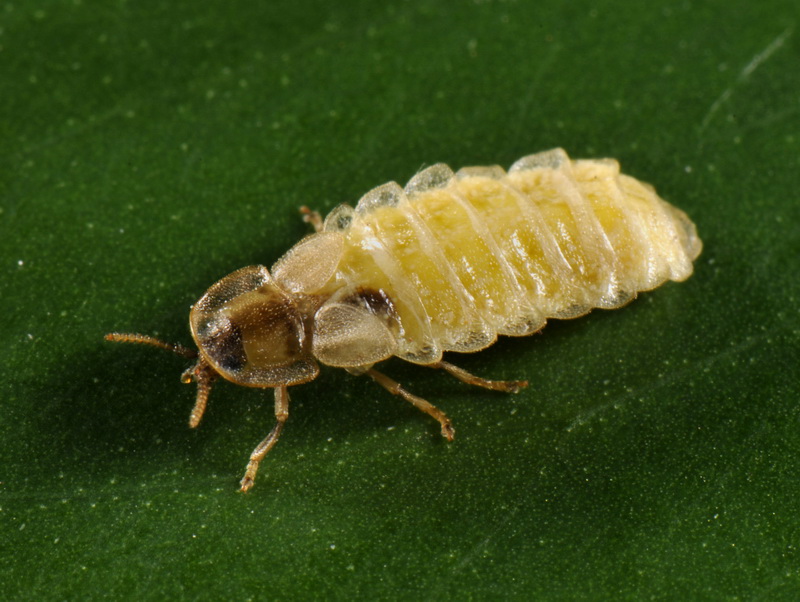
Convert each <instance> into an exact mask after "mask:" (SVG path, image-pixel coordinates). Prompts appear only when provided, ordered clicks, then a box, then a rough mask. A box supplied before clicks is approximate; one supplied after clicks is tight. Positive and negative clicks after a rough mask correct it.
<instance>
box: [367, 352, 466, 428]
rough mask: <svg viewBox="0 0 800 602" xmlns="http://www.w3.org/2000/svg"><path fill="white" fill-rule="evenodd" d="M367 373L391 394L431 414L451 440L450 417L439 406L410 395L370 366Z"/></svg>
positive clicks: (395, 382) (451, 426)
mask: <svg viewBox="0 0 800 602" xmlns="http://www.w3.org/2000/svg"><path fill="white" fill-rule="evenodd" d="M367 374H368V375H369V376H370V377H371V378H372V380H374V381H375V382H376V383H378V384H379V385H380V386H382V387H383V388H384V389H386V390H387V391H389V393H391V394H392V395H399V396H400V397H402V398H403V399H405V400H406V401H407V402H409V403H410V404H412V405H413V406H414V407H415V408H417V409H418V410H422V411H423V412H425V413H426V414H428V415H429V416H432V417H433V418H435V419H436V420H438V421H439V424H441V425H442V435H443V436H444V438H445V439H447V440H448V441H452V440H453V437H454V436H455V433H456V431H455V429H454V428H453V425H452V423H451V422H450V419H449V418H448V417H447V416H446V415H445V413H444V412H442V411H441V410H440V409H439V408H437V407H436V406H435V405H433V404H432V403H430V402H429V401H426V400H424V399H422V398H421V397H417V396H416V395H412V394H411V393H409V392H408V391H406V390H405V389H404V388H403V387H402V386H400V383H398V382H397V381H394V380H392V379H391V378H389V377H388V376H386V375H385V374H381V373H380V372H378V371H377V370H373V369H372V368H370V369H369V370H367Z"/></svg>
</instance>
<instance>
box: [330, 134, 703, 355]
mask: <svg viewBox="0 0 800 602" xmlns="http://www.w3.org/2000/svg"><path fill="white" fill-rule="evenodd" d="M431 169H438V170H439V171H442V170H443V169H446V167H445V166H434V168H431ZM423 173H424V172H423ZM443 173H447V172H443ZM435 175H436V174H435ZM419 180H420V178H419V176H417V178H415V179H414V181H417V182H418V181H419ZM430 181H431V182H432V185H433V186H438V187H433V188H429V189H427V190H421V189H420V188H419V187H418V186H415V187H413V188H414V189H413V190H412V191H411V195H410V197H407V196H405V195H399V202H398V194H397V192H395V193H394V194H393V195H392V198H391V201H390V202H387V203H386V204H381V203H380V202H375V199H371V201H370V206H369V207H368V209H366V208H364V207H360V208H357V209H356V212H355V214H354V215H353V217H352V221H351V222H350V224H349V226H348V227H347V228H346V229H344V230H343V234H344V235H345V242H344V251H343V254H342V257H341V260H340V262H339V267H338V271H337V274H336V277H335V279H334V280H335V281H336V282H338V283H339V285H344V287H345V288H346V289H347V288H352V289H354V288H355V287H360V288H361V289H363V290H374V291H383V293H384V294H385V295H386V296H387V297H388V298H389V299H391V300H392V302H393V304H394V309H395V312H396V313H395V316H394V321H395V322H396V323H395V324H394V325H393V326H394V328H395V329H396V335H397V337H398V352H397V355H399V356H400V357H402V358H404V359H407V360H409V361H413V362H416V363H421V364H429V363H433V362H436V361H438V360H439V359H440V358H441V355H442V352H443V351H477V350H479V349H482V348H484V347H487V346H489V345H490V344H491V343H492V342H493V341H494V340H495V338H496V337H497V335H498V334H506V335H525V334H530V333H532V332H535V331H536V330H538V329H540V328H541V327H542V326H544V323H545V321H546V320H547V319H548V318H572V317H577V316H579V315H583V314H585V313H586V312H588V311H589V310H590V309H592V308H593V307H603V308H612V307H618V306H620V305H623V304H624V303H626V302H627V301H629V300H630V299H632V298H633V297H634V296H635V295H636V293H637V292H639V291H645V290H649V289H652V288H654V287H656V286H658V285H659V284H661V283H663V282H664V281H665V280H668V279H672V280H676V281H680V280H684V279H686V278H688V277H689V275H690V274H691V273H692V261H693V260H694V259H695V258H696V257H697V256H698V255H699V253H700V249H701V243H700V240H699V239H698V238H697V234H696V231H695V228H694V225H693V224H692V223H691V221H689V219H688V218H687V217H686V215H685V214H684V213H683V212H682V211H680V210H678V209H676V208H675V207H673V206H671V205H669V204H668V203H666V202H665V201H663V200H662V199H660V198H659V197H658V196H657V195H656V194H655V191H654V190H653V189H652V188H651V187H649V186H647V185H646V184H643V183H641V182H639V181H638V180H636V179H634V178H631V177H628V176H625V175H621V174H620V173H619V166H618V164H617V163H616V162H615V161H610V160H600V161H593V160H582V161H570V160H569V158H568V157H567V156H566V153H564V151H563V150H560V149H556V150H554V151H548V152H546V153H540V154H539V155H533V156H531V157H526V158H525V159H522V160H520V161H519V162H517V163H516V164H515V166H514V167H512V169H511V170H510V172H509V173H508V174H506V173H505V172H503V171H502V170H501V169H499V168H490V169H486V168H480V169H468V170H462V172H459V174H457V175H456V176H455V177H452V178H451V179H450V180H449V181H444V182H442V181H441V178H438V177H432V178H430ZM367 196H369V195H367ZM359 209H361V210H359ZM364 209H366V210H364Z"/></svg>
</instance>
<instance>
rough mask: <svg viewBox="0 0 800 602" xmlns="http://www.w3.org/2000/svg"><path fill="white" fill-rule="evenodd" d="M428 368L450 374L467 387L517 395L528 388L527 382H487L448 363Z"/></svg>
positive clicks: (439, 363)
mask: <svg viewBox="0 0 800 602" xmlns="http://www.w3.org/2000/svg"><path fill="white" fill-rule="evenodd" d="M429 367H430V368H440V369H442V370H444V371H445V372H448V373H449V374H452V375H453V376H455V377H456V378H457V379H458V380H460V381H461V382H465V383H467V384H468V385H475V386H476V387H483V388H484V389H491V390H492V391H505V392H506V393H518V392H519V390H520V389H523V388H524V387H527V386H528V381H527V380H488V379H486V378H481V377H480V376H475V375H474V374H471V373H469V372H467V371H466V370H464V369H463V368H459V367H458V366H454V365H453V364H450V363H448V362H436V363H435V364H431V365H430V366H429Z"/></svg>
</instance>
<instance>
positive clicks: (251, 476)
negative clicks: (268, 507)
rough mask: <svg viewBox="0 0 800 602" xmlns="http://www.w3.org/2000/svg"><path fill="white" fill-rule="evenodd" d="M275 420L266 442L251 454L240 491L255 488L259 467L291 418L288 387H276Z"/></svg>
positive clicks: (265, 439)
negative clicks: (287, 420)
mask: <svg viewBox="0 0 800 602" xmlns="http://www.w3.org/2000/svg"><path fill="white" fill-rule="evenodd" d="M275 418H276V419H277V420H278V422H276V423H275V426H273V427H272V430H271V431H270V432H269V435H267V436H266V437H265V438H264V440H263V441H262V442H261V443H259V444H258V446H257V447H256V448H255V449H254V450H253V453H252V454H250V462H248V463H247V470H246V471H245V473H244V478H243V479H242V480H241V483H240V485H241V489H240V491H242V492H245V491H247V490H248V489H250V488H251V487H252V486H253V482H254V481H255V478H256V472H258V465H259V464H260V463H261V460H263V459H264V456H266V455H267V454H268V453H269V450H271V449H272V448H273V447H274V446H275V444H276V443H277V442H278V437H280V436H281V431H282V430H283V425H284V424H285V423H286V419H287V418H289V391H288V389H287V388H286V387H275Z"/></svg>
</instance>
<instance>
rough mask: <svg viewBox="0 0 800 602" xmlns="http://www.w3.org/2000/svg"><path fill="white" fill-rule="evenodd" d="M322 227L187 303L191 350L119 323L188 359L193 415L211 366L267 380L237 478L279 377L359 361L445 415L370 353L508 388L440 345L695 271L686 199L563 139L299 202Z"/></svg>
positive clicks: (199, 411) (490, 337)
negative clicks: (559, 145) (511, 160)
mask: <svg viewBox="0 0 800 602" xmlns="http://www.w3.org/2000/svg"><path fill="white" fill-rule="evenodd" d="M303 211H304V213H305V217H304V219H305V220H306V221H307V222H310V223H311V224H312V225H314V227H315V230H316V234H312V235H310V236H307V237H306V238H304V239H302V240H301V241H300V242H299V243H297V244H296V245H295V246H294V247H292V248H291V249H289V251H288V252H287V253H286V254H285V255H284V256H283V257H281V258H280V259H279V260H278V262H277V263H276V264H275V265H274V266H272V269H271V270H267V268H265V267H264V266H249V267H245V268H242V269H240V270H237V271H236V272H233V273H232V274H230V275H229V276H226V277H225V278H223V279H222V280H220V281H219V282H217V283H216V284H214V285H213V286H212V287H211V288H210V289H208V291H207V292H206V293H205V294H204V295H203V296H202V297H201V298H200V300H199V301H198V302H197V303H195V305H194V306H193V308H192V311H191V314H190V317H189V322H190V326H191V330H192V336H193V337H194V340H195V343H196V344H197V347H198V349H199V352H195V351H193V350H191V349H187V348H185V347H181V346H179V345H171V344H169V343H164V342H163V341H160V340H158V339H155V338H153V337H149V336H147V335H136V334H120V333H112V334H109V335H106V339H108V340H111V341H122V342H132V343H145V344H149V345H154V346H156V347H161V348H164V349H169V350H172V351H174V352H176V353H178V354H179V355H183V356H185V357H192V358H197V363H196V364H195V365H194V366H193V367H192V368H190V369H189V370H187V371H186V372H184V374H183V377H182V378H183V381H184V382H191V381H192V380H194V381H195V382H196V383H197V385H198V390H197V399H196V402H195V405H194V409H193V410H192V413H191V417H190V420H189V424H190V426H192V427H195V426H197V425H198V424H199V422H200V419H201V418H202V416H203V412H204V410H205V407H206V402H207V401H208V396H209V393H210V391H211V386H212V384H213V382H214V381H215V380H216V379H217V378H218V377H220V376H222V377H223V378H225V379H227V380H229V381H231V382H233V383H236V384H238V385H244V386H249V387H263V388H273V389H274V390H275V416H276V418H277V423H276V424H275V427H274V428H273V429H272V431H271V432H270V433H269V435H268V436H267V437H266V439H264V440H263V441H262V442H261V443H260V444H259V445H258V447H256V449H255V450H254V451H253V453H252V455H251V456H250V462H249V464H248V465H247V470H246V472H245V476H244V478H243V479H242V481H241V490H242V491H247V490H248V489H250V487H252V485H253V479H254V478H255V476H256V471H257V469H258V465H259V462H261V460H262V459H263V458H264V456H265V455H266V454H267V452H268V451H269V450H270V449H271V448H272V447H273V446H274V445H275V443H276V441H277V440H278V437H279V435H280V432H281V430H282V429H283V425H284V423H285V422H286V419H287V418H288V415H289V393H288V387H290V386H294V385H299V384H302V383H306V382H309V381H310V380H312V379H314V378H316V377H317V375H318V374H319V364H324V365H327V366H335V367H339V368H344V369H346V370H347V371H349V372H352V373H354V374H366V375H368V376H370V377H371V378H372V379H373V380H375V381H376V382H377V383H378V384H380V385H381V386H383V387H384V388H386V389H387V390H388V391H389V392H391V393H393V394H395V395H399V396H400V397H402V398H403V399H405V400H406V401H409V402H410V403H412V404H413V405H414V406H416V407H417V408H419V409H420V410H422V411H423V412H426V413H427V414H429V415H431V416H432V417H433V418H435V419H436V420H438V421H439V423H440V424H441V428H442V434H443V435H444V436H445V437H446V438H447V439H448V440H452V439H453V435H454V430H453V427H452V425H451V423H450V420H449V419H448V418H447V416H446V415H445V414H444V412H442V411H441V410H439V409H438V408H436V407H435V406H433V405H432V404H430V403H429V402H427V401H425V400H424V399H422V398H419V397H417V396H415V395H412V394H411V393H409V392H407V391H406V390H405V389H403V388H402V387H401V386H400V385H399V384H398V383H397V382H395V381H393V380H392V379H390V378H388V377H387V376H385V375H383V374H382V373H380V372H378V371H376V370H375V369H374V368H373V366H374V365H375V364H376V363H378V362H380V361H382V360H385V359H387V358H389V357H391V356H397V357H399V358H402V359H404V360H407V361H409V362H414V363H416V364H421V365H424V366H428V367H431V368H440V369H443V370H445V371H446V372H449V373H450V374H452V375H453V376H455V377H456V378H458V379H460V380H462V381H464V382H466V383H468V384H471V385H477V386H480V387H485V388H488V389H494V390H499V391H507V392H516V391H518V390H519V389H520V388H521V387H524V386H526V385H527V382H525V381H491V380H486V379H483V378H480V377H477V376H474V375H472V374H470V373H468V372H466V371H465V370H462V369H460V368H457V367H455V366H453V365H452V364H449V363H447V362H445V361H443V360H442V353H443V352H445V351H459V352H474V351H479V350H481V349H484V348H486V347H488V346H489V345H491V344H492V343H493V342H494V341H495V340H496V339H497V335H499V334H502V335H511V336H522V335H528V334H531V333H534V332H536V331H538V330H539V329H541V328H542V327H543V326H544V325H545V322H546V320H547V319H548V318H575V317H577V316H581V315H583V314H585V313H587V312H588V311H589V310H591V309H592V308H594V307H601V308H606V309H610V308H615V307H620V306H622V305H624V304H625V303H627V302H629V301H631V300H632V299H633V298H634V297H635V296H636V294H637V293H638V292H639V291H646V290H650V289H652V288H655V287H657V286H659V285H660V284H662V283H663V282H665V281H666V280H676V281H681V280H685V279H686V278H688V277H689V276H690V275H691V273H692V261H693V260H694V259H695V258H697V256H698V255H699V254H700V250H701V248H702V243H701V242H700V239H699V238H698V237H697V232H696V230H695V226H694V224H693V223H692V222H691V221H690V220H689V218H688V217H687V216H686V214H685V213H683V212H682V211H680V210H679V209H676V208H675V207H673V206H672V205H670V204H668V203H667V202H665V201H664V200H662V199H661V198H659V197H658V196H657V195H656V193H655V191H654V190H653V188H652V187H650V186H649V185H647V184H643V183H642V182H639V181H638V180H636V179H634V178H632V177H629V176H626V175H622V174H620V173H619V165H618V163H617V162H616V161H613V160H609V159H603V160H578V161H571V160H570V159H569V157H568V156H567V154H566V153H565V152H564V151H563V150H561V149H554V150H550V151H546V152H543V153H538V154H535V155H530V156H528V157H525V158H523V159H520V160H519V161H517V162H516V163H515V164H514V165H512V166H511V169H510V170H509V171H508V173H506V172H505V171H503V170H502V169H501V168H500V167H470V168H465V169H462V170H460V171H458V172H457V173H455V174H454V173H453V172H452V171H451V170H450V168H449V167H447V166H446V165H444V164H437V165H433V166H432V167H429V168H428V169H426V170H424V171H422V172H420V173H418V174H417V175H416V176H415V177H414V178H412V180H411V181H410V182H409V183H408V184H407V185H406V187H405V189H403V188H400V186H398V185H397V184H396V183H394V182H390V183H388V184H384V185H383V186H379V187H378V188H375V189H374V190H372V191H370V192H368V193H367V194H366V195H364V196H363V197H362V198H361V200H360V201H359V202H358V204H357V205H356V207H355V209H353V208H351V207H349V206H347V205H340V206H339V207H337V208H336V209H334V210H333V211H332V212H331V213H330V214H329V215H328V216H327V218H326V219H325V220H324V223H323V221H322V218H321V217H320V215H319V214H318V213H316V212H312V211H309V210H308V209H305V208H303Z"/></svg>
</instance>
